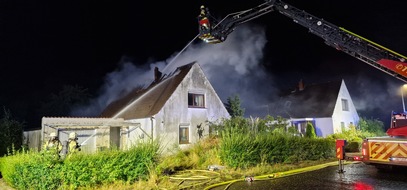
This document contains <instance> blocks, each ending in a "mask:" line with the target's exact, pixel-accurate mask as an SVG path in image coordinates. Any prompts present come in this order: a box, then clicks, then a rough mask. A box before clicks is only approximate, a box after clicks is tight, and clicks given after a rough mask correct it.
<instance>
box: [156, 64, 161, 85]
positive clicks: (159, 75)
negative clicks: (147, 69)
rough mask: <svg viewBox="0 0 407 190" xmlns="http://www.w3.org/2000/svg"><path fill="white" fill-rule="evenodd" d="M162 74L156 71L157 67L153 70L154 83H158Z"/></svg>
mask: <svg viewBox="0 0 407 190" xmlns="http://www.w3.org/2000/svg"><path fill="white" fill-rule="evenodd" d="M161 76H162V73H161V72H160V71H159V70H158V67H155V68H154V82H158V81H159V80H160V79H161Z"/></svg>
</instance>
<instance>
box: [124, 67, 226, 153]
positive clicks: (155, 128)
mask: <svg viewBox="0 0 407 190" xmlns="http://www.w3.org/2000/svg"><path fill="white" fill-rule="evenodd" d="M158 85H161V84H158ZM188 93H194V94H201V95H204V104H205V106H204V107H203V108H202V107H197V108H193V107H190V106H188ZM229 117H230V115H229V113H228V112H227V110H226V108H225V106H224V105H223V102H222V101H221V100H220V98H219V97H218V95H217V94H216V92H215V90H214V89H213V87H212V86H211V84H210V83H209V81H208V80H207V79H206V77H205V75H204V73H203V72H202V70H201V68H200V67H199V65H198V64H194V65H193V66H192V68H191V70H190V71H189V73H188V74H187V75H186V76H185V77H184V79H183V80H182V81H181V83H180V84H179V85H178V87H177V88H176V89H175V91H174V93H173V94H172V95H171V96H170V97H169V99H168V100H167V102H166V103H165V104H164V106H163V107H162V108H161V110H160V111H159V112H158V113H157V114H155V115H154V116H152V117H149V118H141V119H128V120H126V122H127V123H133V124H134V125H131V124H129V131H131V132H129V134H128V137H129V139H128V140H127V143H128V145H130V146H131V144H133V143H135V142H138V141H143V140H146V139H149V137H153V139H159V141H160V143H161V145H162V147H161V148H162V150H163V151H164V152H166V151H167V150H169V149H172V148H174V147H176V148H178V147H179V148H181V149H183V148H186V147H188V146H189V145H191V144H194V143H196V142H197V141H198V140H199V135H198V126H200V127H201V129H203V136H206V135H208V133H209V126H208V122H216V121H219V120H221V119H222V118H229ZM180 128H185V129H187V131H188V143H180Z"/></svg>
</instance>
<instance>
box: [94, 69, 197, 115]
mask: <svg viewBox="0 0 407 190" xmlns="http://www.w3.org/2000/svg"><path fill="white" fill-rule="evenodd" d="M194 64H197V63H196V62H193V63H190V64H186V65H183V66H180V67H178V68H177V69H176V70H175V71H174V72H173V73H170V74H169V75H168V76H163V77H162V78H161V79H160V80H159V81H156V80H154V81H153V83H151V84H150V85H149V86H148V87H147V88H145V89H139V88H135V89H133V90H132V91H131V92H130V93H128V94H127V95H125V96H124V97H122V98H120V99H118V100H116V101H114V102H112V103H111V104H109V105H108V106H107V107H106V108H105V110H103V111H102V113H101V117H114V118H117V117H120V118H124V119H139V118H147V117H151V116H153V115H155V114H157V113H158V112H159V111H160V110H161V108H162V107H163V106H164V104H165V103H166V102H167V100H168V99H169V98H170V96H171V95H172V94H173V93H174V91H175V89H176V88H177V87H178V86H179V84H180V83H181V81H182V80H183V79H184V78H185V76H186V75H187V74H188V72H189V71H190V70H191V68H192V66H193V65H194Z"/></svg>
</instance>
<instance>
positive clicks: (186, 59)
mask: <svg viewBox="0 0 407 190" xmlns="http://www.w3.org/2000/svg"><path fill="white" fill-rule="evenodd" d="M266 43H267V39H266V35H265V29H264V28H263V27H259V26H254V25H250V24H245V25H242V26H240V27H238V28H237V29H236V31H234V32H233V33H232V34H231V35H229V36H228V39H227V40H226V41H225V42H223V43H219V44H206V43H204V42H202V41H200V40H193V41H191V43H190V44H188V46H187V47H186V48H185V50H184V51H183V52H175V53H174V54H173V55H172V56H170V57H169V58H168V59H167V60H163V61H158V62H153V63H145V64H140V63H133V62H132V61H131V60H129V59H127V58H126V57H124V58H123V59H122V60H121V61H120V64H119V67H118V69H117V70H116V71H113V72H111V73H109V74H107V75H106V77H105V83H104V85H103V86H102V87H101V89H100V93H99V94H100V96H99V97H97V98H96V99H94V100H92V101H91V103H90V104H89V105H86V106H81V107H77V108H75V109H74V111H73V112H72V115H73V116H98V115H99V114H100V113H101V111H102V110H103V109H104V108H105V107H106V106H107V105H109V104H110V103H111V102H112V101H114V100H116V99H118V98H120V97H121V96H122V95H125V94H126V93H128V92H130V91H131V90H132V89H134V88H136V87H140V86H146V85H148V84H150V83H151V82H152V81H153V80H154V74H153V73H154V68H155V67H158V68H159V69H160V71H162V72H163V74H169V73H171V72H172V71H174V70H175V69H176V68H177V67H179V66H182V65H185V64H189V63H191V62H194V61H197V62H198V64H199V65H200V66H201V68H202V69H203V71H204V73H205V75H206V77H207V78H208V80H209V81H210V82H211V84H212V86H213V87H214V89H215V91H216V92H217V94H218V96H219V97H220V98H221V100H222V101H223V102H226V100H227V98H228V97H232V96H234V95H238V96H239V97H240V100H241V105H242V107H243V108H244V109H245V115H246V116H259V117H262V116H264V115H266V114H268V113H267V111H269V109H275V108H274V107H272V102H273V100H275V98H277V94H278V90H277V88H276V87H275V86H277V85H276V84H277V83H284V82H285V81H284V79H278V80H279V81H280V82H278V81H277V79H276V78H274V77H273V76H271V75H270V74H269V73H267V71H266V69H265V68H264V67H263V65H262V62H263V60H262V59H263V58H264V52H263V50H264V47H265V45H266ZM186 45H187V44H186ZM327 48H329V47H327ZM327 64H330V63H327ZM360 64H363V63H360ZM140 65H141V66H140ZM367 67H369V69H370V70H374V71H373V72H367V73H369V74H370V75H369V74H366V73H360V74H356V75H355V74H353V75H347V74H345V73H344V74H343V75H340V78H342V79H344V80H345V83H346V85H347V87H348V91H349V93H350V95H351V97H352V100H353V103H354V104H355V106H356V109H357V110H358V113H359V115H360V116H363V117H368V118H374V119H379V120H381V121H384V122H385V126H387V121H388V120H389V119H390V112H391V111H392V110H395V111H402V107H401V98H400V90H399V89H400V87H401V85H402V83H401V82H399V81H398V80H396V79H394V78H392V77H391V76H388V75H387V74H384V73H383V72H381V71H377V70H376V69H374V68H373V69H372V68H370V66H367ZM338 68H341V66H338ZM316 69H317V68H316ZM371 73H373V76H372V75H371ZM287 75H290V74H288V73H287ZM377 75H378V76H380V77H378V76H377ZM292 76H295V74H293V75H292ZM320 77H321V76H320ZM331 77H332V76H331ZM336 77H338V76H336ZM301 78H302V79H304V81H305V85H307V82H308V81H312V80H313V79H315V78H318V77H317V76H315V73H313V74H309V76H306V75H302V76H301ZM372 78H373V79H374V80H372ZM332 79H333V78H328V79H327V80H326V81H328V80H332ZM336 79H338V78H336ZM315 81H317V82H326V81H323V79H320V78H319V79H316V80H315ZM406 94H407V90H406ZM270 106H271V107H270Z"/></svg>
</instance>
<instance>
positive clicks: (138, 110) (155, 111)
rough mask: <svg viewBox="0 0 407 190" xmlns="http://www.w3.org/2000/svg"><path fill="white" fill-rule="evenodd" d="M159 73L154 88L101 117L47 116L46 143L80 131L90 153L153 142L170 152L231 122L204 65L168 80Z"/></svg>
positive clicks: (124, 99)
mask: <svg viewBox="0 0 407 190" xmlns="http://www.w3.org/2000/svg"><path fill="white" fill-rule="evenodd" d="M154 73H155V80H154V82H153V83H151V84H150V85H149V86H148V87H147V88H138V89H137V88H136V89H134V90H133V91H131V92H130V93H128V94H127V95H125V96H123V97H121V98H120V99H118V100H116V101H114V102H112V103H111V104H110V105H108V106H107V107H106V109H105V110H104V111H103V112H102V113H101V115H100V118H65V117H44V118H43V119H42V133H41V134H42V139H43V140H44V139H48V135H49V134H50V133H51V132H56V133H57V134H58V135H59V138H60V140H61V142H66V141H67V140H68V134H69V133H70V132H73V131H74V132H77V133H78V142H79V143H80V144H82V146H83V147H84V148H83V149H84V150H86V151H87V152H94V151H97V150H100V149H105V148H110V147H112V146H116V147H120V149H127V148H129V147H131V146H132V145H134V144H135V143H137V142H140V141H149V140H151V139H154V140H159V142H160V143H161V145H162V148H163V150H164V151H166V150H168V149H171V148H174V147H176V148H178V147H179V148H186V147H188V146H189V145H191V144H193V143H195V142H197V141H198V140H199V139H200V138H203V137H204V136H206V135H208V134H209V133H210V131H211V129H210V128H209V125H208V123H209V122H214V123H216V122H220V121H221V120H222V119H224V118H229V117H230V115H229V113H228V112H227V110H226V108H225V106H224V104H223V102H222V101H221V99H220V98H219V97H218V95H217V94H216V92H215V90H214V89H213V87H212V86H211V84H210V82H209V80H208V79H207V78H206V76H205V74H204V73H203V70H202V69H201V67H200V66H199V64H198V63H196V62H193V63H190V64H187V65H184V66H181V67H178V68H177V69H176V70H175V71H174V72H172V73H170V74H168V75H164V76H162V74H161V72H160V71H158V69H157V68H156V70H155V72H154Z"/></svg>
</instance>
